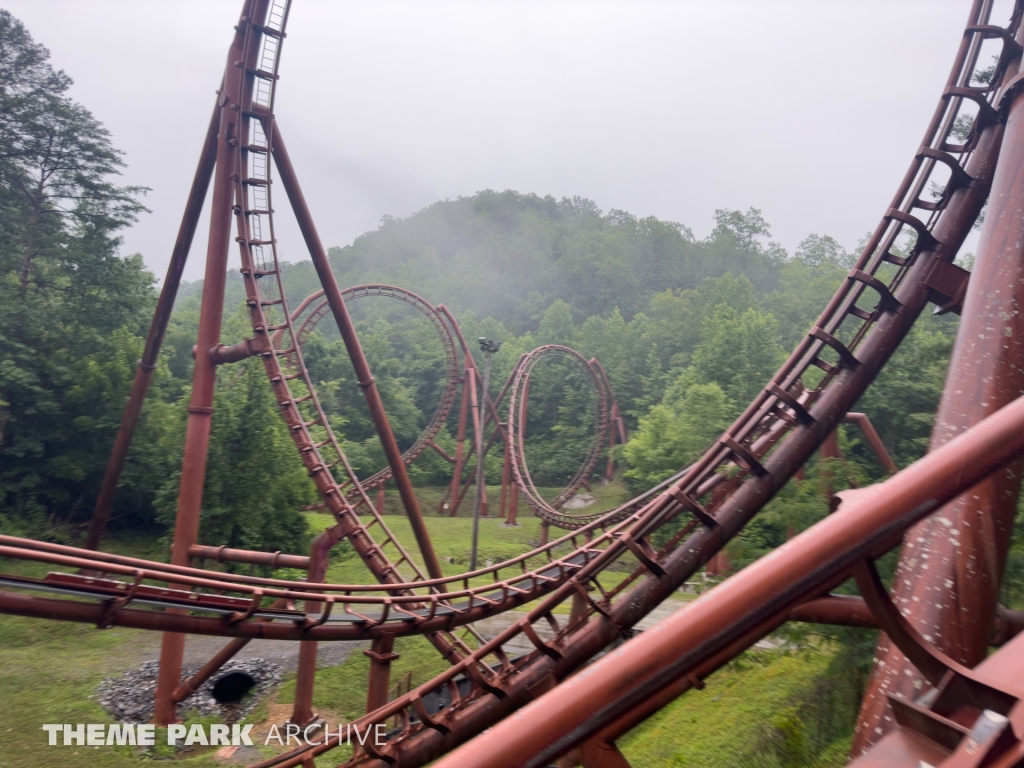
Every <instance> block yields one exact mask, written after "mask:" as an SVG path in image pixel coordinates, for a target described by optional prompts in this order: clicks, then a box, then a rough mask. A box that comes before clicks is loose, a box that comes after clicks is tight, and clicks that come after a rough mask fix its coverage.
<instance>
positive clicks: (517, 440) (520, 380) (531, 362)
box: [274, 284, 625, 530]
mask: <svg viewBox="0 0 1024 768" xmlns="http://www.w3.org/2000/svg"><path fill="white" fill-rule="evenodd" d="M341 294H342V296H343V297H344V299H345V301H346V303H347V302H350V301H354V300H355V299H357V298H362V297H367V296H374V297H383V298H390V299H396V300H398V301H402V302H404V303H406V304H408V305H410V306H412V307H413V308H414V309H416V310H417V311H419V312H420V313H421V314H422V315H423V316H424V317H426V318H427V319H428V320H429V321H430V323H431V324H432V325H433V326H434V329H435V330H436V331H437V334H438V337H439V338H440V340H441V343H442V345H443V346H444V351H445V386H444V389H443V390H442V394H441V398H440V402H439V404H438V407H437V409H436V410H435V412H434V415H433V416H432V417H431V419H430V422H429V423H428V424H427V426H426V427H425V428H424V429H423V431H422V432H421V433H420V435H419V437H418V438H417V439H416V441H415V442H414V443H413V445H412V446H410V447H409V448H408V449H406V451H405V452H404V453H403V454H402V460H403V461H404V462H405V463H406V464H410V463H412V462H413V461H415V460H416V459H417V458H418V457H419V456H420V455H421V454H422V453H423V451H425V450H426V449H427V447H428V446H429V445H430V444H431V443H432V442H433V440H434V438H435V437H436V436H437V433H438V432H440V430H441V428H442V427H443V426H444V422H445V420H446V419H447V418H448V415H449V413H451V409H452V405H454V403H455V398H456V396H457V394H458V387H459V382H460V381H461V380H462V379H461V377H460V373H459V360H458V353H457V351H456V346H458V347H459V348H461V350H462V355H463V360H464V361H465V362H466V364H467V365H474V363H473V361H472V353H471V352H470V350H469V347H468V345H467V344H466V340H465V338H464V337H463V335H462V331H461V330H460V328H459V325H458V322H457V321H456V320H455V318H454V317H453V316H452V315H451V313H450V312H448V311H447V310H446V309H445V308H444V307H443V306H442V307H440V308H438V307H434V306H433V305H432V304H430V302H428V301H427V300H426V299H424V298H423V297H421V296H419V295H417V294H415V293H413V292H412V291H409V290H407V289H405V288H399V287H397V286H394V285H383V284H368V285H357V286H354V287H351V288H346V289H345V290H343V291H342V292H341ZM323 296H324V291H323V290H320V291H316V292H314V293H311V294H310V295H309V296H307V297H306V298H305V299H303V301H302V303H300V304H299V306H297V307H296V308H295V310H294V311H292V312H291V322H292V324H293V325H294V324H296V323H299V327H298V331H297V332H296V336H295V338H296V339H297V344H296V345H295V346H296V348H297V349H299V350H301V349H302V347H303V345H304V344H305V343H306V340H307V339H308V338H309V335H310V334H311V333H312V332H313V330H314V329H315V328H316V327H317V326H318V325H319V324H320V322H321V321H322V320H323V319H324V318H325V317H327V316H328V315H329V314H330V311H331V308H330V305H329V303H328V302H327V300H326V299H324V298H323ZM318 299H319V300H320V301H319V302H318V301H317V300H318ZM310 307H312V309H310ZM307 310H308V314H307ZM300 320H301V322H300ZM282 337H283V330H279V331H277V332H276V333H275V336H274V343H275V344H279V343H280V341H281V339H282ZM456 339H457V342H456ZM552 358H559V359H562V360H566V361H568V362H569V363H570V364H571V365H573V366H575V367H576V368H577V369H578V370H580V371H581V372H582V373H583V375H584V377H585V378H586V379H587V380H588V381H589V382H590V384H591V385H592V387H593V389H594V393H595V401H596V402H595V406H596V419H595V425H594V434H593V437H592V439H591V441H590V445H589V446H588V449H587V453H586V456H585V458H584V460H583V462H582V464H581V465H580V467H579V469H578V470H577V471H576V473H575V474H574V475H573V476H572V478H571V479H570V480H569V482H568V483H567V484H566V485H565V486H564V487H563V488H562V489H561V490H560V491H559V492H558V494H557V495H556V496H555V498H554V499H552V500H550V501H546V500H545V499H544V498H543V496H542V495H541V494H540V492H539V491H538V490H537V487H536V485H535V484H534V482H533V478H532V477H531V476H530V472H529V468H528V466H527V461H526V438H525V413H526V397H527V391H528V389H527V382H528V381H529V379H530V373H531V372H532V371H533V369H534V367H535V366H536V365H537V364H538V363H539V362H540V361H541V360H544V359H552ZM288 365H289V367H292V363H291V360H290V359H289V362H288ZM506 395H508V396H509V398H510V401H509V406H508V409H509V410H508V413H509V416H508V426H507V428H506V426H505V425H503V424H501V423H499V424H498V425H497V428H496V430H495V433H494V435H493V437H492V438H491V440H489V441H488V443H487V446H486V447H485V454H486V451H487V448H489V447H490V446H491V445H493V443H494V438H497V437H498V436H499V435H501V436H502V437H503V438H504V442H505V443H506V450H509V446H511V448H510V451H509V452H510V454H511V468H512V472H513V476H514V477H513V479H514V482H515V483H516V484H517V485H518V486H519V488H520V490H521V491H522V493H523V496H524V498H525V500H526V503H527V505H528V506H529V507H530V508H531V509H532V510H533V511H534V512H535V513H536V514H537V516H538V517H540V518H542V519H543V520H545V521H546V522H547V523H549V524H550V525H554V526H556V527H558V528H562V529H565V530H573V529H575V528H579V527H580V526H582V525H585V524H586V523H590V522H593V521H595V520H597V519H599V518H602V517H604V513H597V514H570V513H566V512H562V511H561V507H562V505H563V504H565V503H566V502H567V501H568V500H569V499H571V498H572V497H573V496H575V495H576V493H577V492H578V491H579V489H580V487H581V486H582V485H583V483H584V482H585V481H586V479H587V478H588V477H590V475H591V473H592V472H593V471H594V467H595V466H596V465H597V462H598V460H599V459H600V458H601V453H602V451H603V450H604V446H605V443H606V442H607V441H608V436H609V433H610V430H611V428H612V423H611V422H612V419H611V413H610V403H611V402H612V401H613V394H612V391H611V384H610V383H609V381H608V376H607V375H606V374H605V372H604V369H603V368H602V367H601V366H600V364H599V363H598V362H597V361H596V360H589V361H588V360H587V359H586V358H584V357H583V356H582V355H581V354H580V353H579V352H577V351H576V350H574V349H571V348H570V347H566V346H563V345H560V344H549V345H546V346H543V347H538V348H537V349H535V350H533V351H532V352H527V353H525V354H524V355H522V356H521V357H520V359H519V360H518V361H517V363H516V365H515V367H514V368H513V370H512V373H511V374H510V375H509V379H508V382H506V384H505V386H504V387H503V388H502V389H501V393H500V394H499V395H498V397H497V398H496V399H494V400H493V401H492V400H490V395H489V393H488V395H487V396H488V403H487V406H488V408H487V413H486V416H485V418H484V420H483V424H482V426H481V429H482V430H484V431H486V429H487V428H488V426H489V425H490V424H491V423H493V422H494V421H495V415H496V413H497V410H498V409H499V408H500V407H501V405H502V403H503V401H504V399H505V397H506ZM474 448H475V446H474ZM472 450H473V449H471V453H472ZM391 475H392V473H391V469H390V467H386V468H384V469H382V470H380V471H379V472H377V473H375V474H374V475H372V476H371V477H369V478H367V479H366V480H363V481H362V486H363V487H368V488H374V487H378V486H380V485H381V484H382V483H384V482H386V481H387V480H389V479H390V478H391ZM467 484H468V482H467ZM343 487H344V486H343ZM348 493H349V499H350V501H352V502H353V504H354V505H356V506H358V505H359V504H361V503H362V501H363V497H362V495H361V494H360V493H359V491H358V489H353V490H351V491H349V492H348ZM624 514H625V510H619V513H618V516H617V517H616V518H614V519H615V520H616V521H617V520H619V519H621V518H622V517H623V516H624ZM609 522H611V520H610V519H606V520H605V523H606V524H607V523H609Z"/></svg>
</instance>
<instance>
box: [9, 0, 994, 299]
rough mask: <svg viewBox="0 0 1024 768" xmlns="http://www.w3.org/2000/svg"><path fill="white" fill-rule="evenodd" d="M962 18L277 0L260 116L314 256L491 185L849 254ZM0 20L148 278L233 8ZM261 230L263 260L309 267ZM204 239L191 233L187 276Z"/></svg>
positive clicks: (137, 1)
mask: <svg viewBox="0 0 1024 768" xmlns="http://www.w3.org/2000/svg"><path fill="white" fill-rule="evenodd" d="M969 5H970V3H969V1H968V0H924V1H921V2H916V1H914V0H879V1H878V2H872V1H871V0H805V1H803V2H771V1H769V0H758V1H757V2H739V1H735V0H702V1H701V2H671V3H669V2H663V3H655V2H648V3H643V2H603V3H602V2H594V1H593V0H591V1H589V2H580V3H576V2H559V1H558V0H544V1H543V2H540V1H538V2H522V1H518V2H508V1H504V2H503V1H498V0H493V1H488V0H477V1H476V2H472V3H452V2H426V1H423V0H421V1H420V2H415V3H405V2H391V1H389V0H374V1H373V2H356V1H344V0H295V2H294V3H293V5H292V14H291V19H290V22H289V27H288V35H289V36H288V39H287V40H286V42H285V45H284V49H283V54H282V64H281V70H280V73H281V81H280V90H279V92H278V100H277V109H276V113H277V116H278V121H279V125H280V126H281V129H282V132H283V133H284V134H285V136H286V138H287V141H288V146H289V150H290V152H291V154H292V159H293V162H294V164H295V165H296V168H297V171H298V173H299V174H300V177H301V180H302V182H303V185H304V187H305V191H306V197H307V199H308V200H309V203H310V206H311V208H312V210H313V214H314V216H315V217H316V220H317V223H318V226H319V229H320V232H321V235H322V238H323V240H324V241H325V243H326V244H327V245H345V244H348V243H351V242H352V240H353V239H354V238H356V237H357V236H358V235H360V234H361V233H363V232H365V231H367V230H371V229H375V228H376V227H377V225H378V223H379V221H380V218H381V216H383V215H385V214H389V215H392V216H396V217H404V216H408V215H410V214H412V213H414V212H415V211H417V210H419V209H421V208H423V207H425V206H427V205H429V204H430V203H432V202H435V201H437V200H441V199H445V198H455V197H457V196H459V195H471V194H473V193H474V192H476V191H478V190H481V189H488V188H489V189H495V190H503V189H515V190H518V191H520V192H536V193H537V194H540V195H545V194H550V195H554V196H555V197H562V196H571V195H582V196H584V197H588V198H591V199H592V200H594V201H595V202H597V204H598V205H599V206H600V207H601V208H602V209H604V210H606V211H607V210H609V209H611V208H619V209H623V210H627V211H629V212H631V213H633V214H635V215H637V216H650V215H653V216H657V217H659V218H662V219H670V220H673V221H680V222H683V223H684V224H686V225H687V226H689V227H691V228H692V229H693V231H694V233H695V234H696V235H697V236H698V237H702V236H704V235H706V234H708V232H710V230H711V228H712V226H713V213H714V210H715V209H716V208H740V209H746V208H748V207H749V206H754V207H756V208H760V209H761V210H762V211H763V214H764V216H765V218H766V219H767V220H768V221H769V222H770V223H771V225H772V235H773V239H775V240H777V241H779V242H781V243H782V244H783V245H784V246H785V247H786V248H787V249H789V250H790V252H792V251H793V250H794V249H795V248H796V245H797V244H798V243H799V242H800V240H802V239H803V238H804V237H805V236H806V235H807V234H808V233H811V232H817V233H822V234H831V235H832V236H834V237H836V238H837V239H838V240H839V241H840V242H841V243H842V244H843V245H845V246H846V247H848V248H852V247H853V246H854V245H855V244H856V242H857V241H858V239H860V237H861V236H863V234H864V233H865V232H866V231H867V230H869V229H872V228H874V226H875V224H876V222H877V221H878V219H879V217H880V216H881V214H882V213H883V212H884V210H885V208H886V206H887V205H888V202H889V199H890V197H891V196H892V194H893V191H894V190H895V187H896V185H897V183H898V182H899V180H900V178H901V177H902V175H903V173H904V172H905V170H906V167H907V165H908V163H909V161H910V159H911V157H912V156H913V154H914V151H915V150H916V148H917V147H918V145H919V143H920V141H921V137H922V134H923V132H924V129H925V127H926V124H927V122H928V119H929V118H930V116H931V113H932V110H933V109H934V107H935V104H936V101H937V99H938V96H939V94H940V92H941V89H942V86H943V84H944V82H945V79H946V77H947V75H948V72H949V67H950V65H951V63H952V59H953V55H954V53H955V51H956V47H957V45H958V43H959V40H960V36H961V34H962V29H963V26H964V23H965V20H966V16H967V12H968V10H969ZM1002 5H1008V3H997V6H999V7H1001V6H1002ZM0 6H2V7H5V8H7V9H8V10H10V11H11V12H12V13H13V14H14V15H15V16H17V17H18V18H20V19H21V20H22V21H23V22H24V23H25V24H26V25H27V27H28V29H29V31H30V32H31V33H32V35H33V36H34V38H35V39H36V40H37V41H38V42H40V43H42V44H43V45H45V46H47V47H48V48H49V49H50V51H51V54H52V59H53V63H54V65H55V66H56V67H58V68H62V69H64V70H65V71H66V72H67V73H68V74H70V75H71V76H72V77H73V78H74V80H75V85H74V87H73V90H72V95H73V97H74V98H76V99H77V100H79V101H80V102H81V103H82V104H84V105H85V106H86V107H87V108H89V109H90V110H92V112H93V113H94V114H95V115H96V117H97V118H98V119H99V120H101V121H102V122H103V123H104V124H105V125H106V126H107V127H108V128H109V129H110V131H111V133H112V135H113V141H114V144H115V146H117V147H118V148H119V149H121V150H123V151H124V152H125V154H126V160H127V163H128V168H127V170H126V172H125V174H124V181H125V182H126V183H131V184H140V185H144V186H147V187H150V188H151V189H152V191H151V192H150V194H149V196H148V198H147V200H146V204H147V206H148V207H149V208H150V209H151V210H152V213H149V214H146V215H144V216H143V217H142V219H141V220H140V221H139V223H138V224H137V225H136V226H135V227H134V228H133V229H131V230H130V231H128V232H127V233H126V234H125V238H124V239H125V244H124V250H125V252H133V251H139V252H141V253H142V254H143V256H144V257H145V260H146V263H147V264H149V265H150V267H151V268H152V269H154V271H156V272H157V274H158V276H159V277H161V278H162V276H163V272H164V270H165V268H166V264H167V259H168V258H169V255H170V249H171V246H172V244H173V241H174V236H175V233H176V232H177V227H178V223H179V219H180V216H181V212H182V209H183V206H184V202H185V196H186V194H187V191H188V187H189V184H190V182H191V178H192V174H193V172H194V169H195V164H196V161H197V159H198V152H199V149H200V143H201V141H202V138H203V135H204V132H205V128H206V124H207V121H208V120H209V115H210V111H211V109H212V106H213V101H214V91H215V89H216V88H217V85H218V83H219V80H220V76H221V72H222V69H223V65H224V60H225V55H226V52H227V46H228V44H229V43H230V41H231V37H232V34H233V30H232V27H233V25H234V24H235V22H236V21H237V17H238V13H239V9H240V7H241V2H240V0H178V2H175V3H167V2H157V0H88V2H85V1H84V0H0ZM993 20H994V21H999V22H1002V21H1003V19H1002V18H1001V17H1000V18H998V19H996V18H995V17H994V19H993ZM277 207H278V210H279V211H281V212H283V208H284V207H285V206H283V204H282V203H281V202H279V203H278V206H277ZM278 218H279V219H280V220H281V221H280V223H279V225H278V239H279V242H280V246H281V252H282V254H283V256H284V257H285V258H286V259H289V260H292V261H297V260H299V259H302V258H306V256H305V253H304V251H303V249H302V245H301V242H300V241H299V240H298V237H297V231H296V230H295V228H294V226H293V225H292V224H291V222H290V220H289V221H287V223H286V222H285V219H286V218H288V219H290V216H288V217H286V216H282V215H279V216H278ZM205 242H206V236H205V225H204V229H203V231H201V232H200V233H199V234H197V237H196V244H197V245H198V246H200V247H199V248H198V249H197V248H196V247H194V248H193V252H192V256H191V258H190V262H189V267H188V269H187V270H186V279H189V280H192V279H196V278H198V277H201V275H202V263H203V255H204V254H203V251H204V249H205ZM233 258H237V257H233ZM438 300H443V297H439V298H438Z"/></svg>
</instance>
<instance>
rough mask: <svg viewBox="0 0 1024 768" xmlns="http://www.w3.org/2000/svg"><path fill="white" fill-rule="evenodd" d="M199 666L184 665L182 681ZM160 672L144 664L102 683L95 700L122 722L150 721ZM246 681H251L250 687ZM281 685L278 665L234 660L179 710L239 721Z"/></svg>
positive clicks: (154, 665) (150, 663) (155, 664)
mask: <svg viewBox="0 0 1024 768" xmlns="http://www.w3.org/2000/svg"><path fill="white" fill-rule="evenodd" d="M201 666H202V664H197V663H191V664H186V665H185V666H184V667H183V669H182V677H181V679H182V680H185V679H186V678H188V677H189V676H191V675H193V674H195V672H197V671H198V670H199V668H200V667H201ZM159 669H160V662H158V661H155V660H154V661H146V662H143V664H142V665H141V666H140V667H139V668H138V669H135V670H132V671H130V672H126V673H125V674H123V675H121V676H119V677H113V678H108V679H106V680H104V681H103V682H102V683H100V685H99V688H98V689H97V691H96V694H97V695H96V698H97V701H98V702H99V704H100V706H102V707H103V708H104V709H105V710H106V711H107V712H109V713H110V714H111V715H113V716H114V717H115V718H117V719H118V720H119V721H120V722H122V723H148V722H150V720H151V719H152V717H153V694H154V692H155V691H156V681H157V673H158V672H159ZM247 678H248V679H249V680H251V683H252V685H251V687H250V683H249V680H247ZM280 682H281V665H280V664H276V663H274V662H272V661H267V660H265V659H262V658H250V659H235V660H232V661H229V662H228V663H227V664H225V665H224V666H223V667H221V668H220V669H219V670H218V671H217V673H216V674H214V675H213V676H212V677H211V678H210V679H209V680H207V681H206V682H205V683H203V685H202V686H200V688H199V690H198V691H196V692H195V693H193V694H192V695H191V696H189V697H188V698H187V699H185V701H184V702H182V705H181V709H182V710H183V711H187V710H193V711H197V712H198V713H199V714H200V715H201V716H203V717H216V718H217V720H218V722H221V723H234V722H238V721H239V720H241V719H242V718H243V717H245V716H246V715H247V714H249V713H250V712H251V711H252V710H253V709H254V708H255V707H256V705H257V704H259V702H260V700H261V699H262V698H263V696H265V695H266V694H267V693H268V692H270V691H271V690H272V689H273V688H275V687H276V686H277V685H278V684H279V683H280ZM215 694H216V695H215ZM218 699H220V700H219V701H218ZM231 699H235V700H231Z"/></svg>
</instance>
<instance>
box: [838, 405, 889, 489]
mask: <svg viewBox="0 0 1024 768" xmlns="http://www.w3.org/2000/svg"><path fill="white" fill-rule="evenodd" d="M843 421H845V422H846V423H847V424H856V425H857V427H858V428H860V431H861V434H863V435H864V439H865V440H867V441H868V445H869V446H870V447H871V450H872V452H873V453H874V454H875V458H877V459H878V463H879V464H881V465H882V468H883V469H885V471H886V472H888V473H889V474H890V475H895V474H896V473H897V472H899V471H900V469H899V467H897V466H896V462H895V461H893V460H892V456H890V455H889V452H888V451H887V450H886V449H885V443H883V442H882V438H881V437H879V436H878V432H877V431H876V430H875V425H874V424H872V423H871V419H869V418H868V415H867V414H866V413H848V414H846V416H845V417H844V418H843Z"/></svg>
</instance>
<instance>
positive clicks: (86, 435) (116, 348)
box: [0, 11, 153, 529]
mask: <svg viewBox="0 0 1024 768" xmlns="http://www.w3.org/2000/svg"><path fill="white" fill-rule="evenodd" d="M48 59H49V53H48V52H47V51H46V49H45V48H43V47H42V46H40V45H38V44H37V43H35V42H34V41H33V40H32V38H31V36H30V35H29V33H28V32H27V30H26V29H25V27H24V26H23V25H22V24H21V22H19V21H18V20H17V19H15V18H14V17H13V16H12V15H11V14H10V13H9V12H7V11H0V234H2V236H0V401H5V402H6V403H8V405H7V406H6V407H7V409H8V411H7V414H6V423H5V426H4V435H3V443H2V444H0V499H2V504H3V506H2V509H3V513H4V515H3V519H0V525H7V526H11V525H13V526H15V527H18V526H26V525H27V526H28V527H29V529H38V528H39V527H40V526H44V525H45V526H50V527H53V526H55V525H58V524H60V523H62V522H66V521H67V520H69V519H71V518H74V517H75V516H81V515H82V514H83V513H84V512H85V511H86V510H87V509H88V507H89V504H90V494H91V493H93V492H94V490H95V485H96V482H97V481H98V476H99V474H100V473H101V472H102V465H103V459H104V457H105V455H106V453H107V451H108V450H109V444H110V443H111V442H112V440H113V436H114V434H115V432H116V429H117V421H118V416H119V413H120V409H121V407H122V405H123V402H124V398H125V396H126V395H127V391H128V387H129V386H130V381H131V372H132V365H133V362H134V360H135V359H136V358H137V356H138V353H139V351H140V347H141V334H142V330H143V328H144V323H145V319H146V316H147V315H148V313H149V308H150V307H151V302H152V300H153V293H152V282H153V278H152V275H151V274H149V273H148V272H146V271H145V269H144V268H143V264H142V259H141V257H139V256H133V257H128V258H121V257H120V256H119V254H118V246H119V244H120V241H119V239H118V237H117V233H118V231H119V230H121V229H123V228H124V227H125V226H127V225H128V224H130V223H131V222H132V221H134V220H135V217H136V216H137V215H138V214H139V213H140V212H141V211H143V210H144V209H143V207H142V205H141V204H140V203H139V202H138V196H139V194H141V192H142V191H143V190H141V189H140V188H135V187H119V186H117V185H115V184H114V183H113V182H112V181H111V179H112V177H113V176H115V175H116V174H117V172H118V170H119V169H120V168H121V167H122V165H123V161H122V160H121V156H120V154H119V153H118V152H117V150H115V149H114V148H113V147H112V146H111V144H110V137H109V135H108V133H107V131H106V130H105V129H104V128H103V126H101V125H100V124H99V123H98V122H97V121H96V120H95V118H93V116H92V115H91V114H90V113H89V112H88V111H87V110H86V109H85V108H84V107H82V106H81V105H79V104H76V103H75V102H73V101H72V100H71V99H70V98H69V97H68V96H67V93H66V92H67V89H68V87H69V86H70V85H71V79H70V78H69V77H68V76H67V75H65V74H64V73H63V72H56V71H54V70H53V69H52V67H51V66H50V64H49V61H48ZM129 474H130V473H129Z"/></svg>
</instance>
